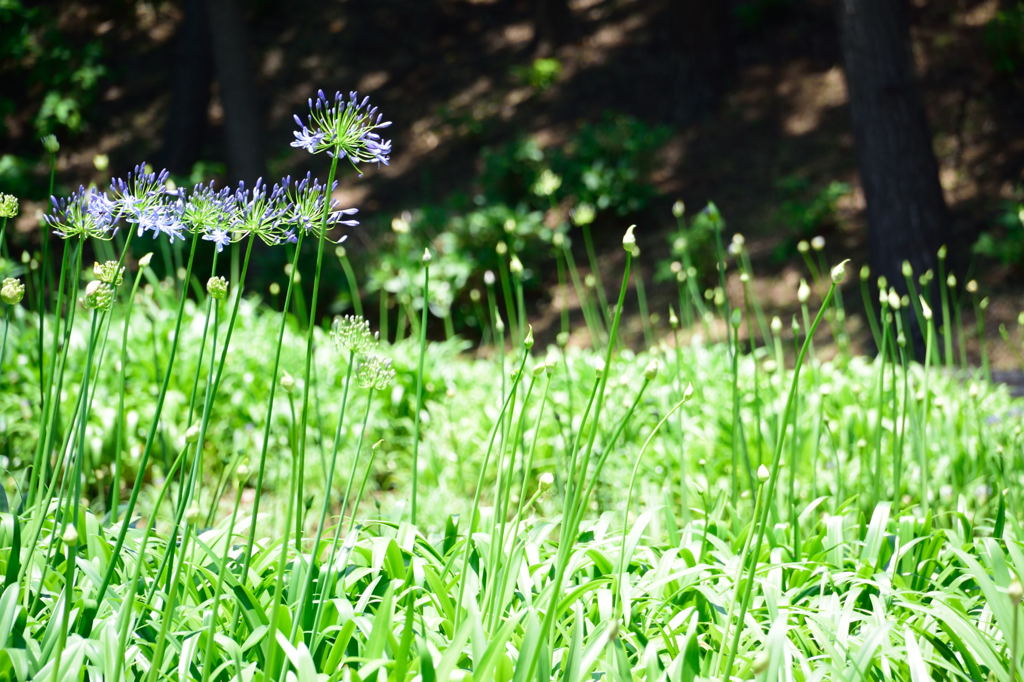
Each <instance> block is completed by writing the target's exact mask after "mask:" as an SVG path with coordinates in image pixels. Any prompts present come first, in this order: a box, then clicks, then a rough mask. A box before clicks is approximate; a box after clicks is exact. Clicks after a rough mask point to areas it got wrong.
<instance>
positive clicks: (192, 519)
mask: <svg viewBox="0 0 1024 682" xmlns="http://www.w3.org/2000/svg"><path fill="white" fill-rule="evenodd" d="M201 517H202V512H200V511H199V507H197V506H195V505H194V504H190V505H189V507H188V509H186V510H185V523H187V524H189V525H190V526H194V525H196V524H197V523H198V522H199V519H200V518H201Z"/></svg>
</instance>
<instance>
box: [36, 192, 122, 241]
mask: <svg viewBox="0 0 1024 682" xmlns="http://www.w3.org/2000/svg"><path fill="white" fill-rule="evenodd" d="M50 203H51V204H52V206H53V207H52V209H51V211H50V212H49V213H47V214H46V215H45V216H43V220H45V221H46V224H47V225H49V226H50V228H51V229H52V230H53V233H54V234H56V235H57V236H59V237H61V238H62V239H70V238H71V237H82V238H86V237H94V238H96V239H110V238H111V237H112V236H113V234H114V231H115V228H114V214H113V210H112V207H111V202H110V198H109V197H107V195H105V194H103V193H102V192H97V191H96V190H94V189H88V190H87V189H85V188H84V187H79V188H78V191H77V192H73V193H72V194H71V195H70V196H67V197H61V198H60V199H58V198H57V197H50Z"/></svg>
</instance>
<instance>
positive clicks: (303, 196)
mask: <svg viewBox="0 0 1024 682" xmlns="http://www.w3.org/2000/svg"><path fill="white" fill-rule="evenodd" d="M282 184H284V185H285V186H286V187H287V188H288V189H287V190H286V192H285V193H286V195H287V198H288V210H287V212H286V213H285V215H284V221H285V222H286V223H290V224H291V225H293V226H294V227H295V228H296V229H297V230H302V232H303V234H306V235H308V234H310V233H315V232H317V231H318V230H319V229H320V226H321V225H322V224H324V207H325V205H326V204H327V197H328V196H329V195H330V192H327V191H326V188H325V186H324V185H321V184H320V181H319V180H317V179H316V178H314V177H313V175H312V173H307V174H306V177H304V178H302V179H301V180H299V181H298V182H297V183H295V184H294V185H293V184H292V183H291V182H290V178H285V181H284V182H283V183H282ZM337 186H338V183H336V182H335V183H334V185H333V186H332V187H331V190H332V191H333V190H334V188H335V187H337ZM327 211H328V212H327V229H328V230H329V229H330V228H331V227H333V226H334V225H345V226H347V227H355V226H356V225H358V224H359V221H358V220H355V219H354V218H350V217H349V216H353V215H355V214H357V213H358V212H359V209H357V208H339V207H338V204H337V202H335V201H334V200H333V199H331V200H330V206H329V208H328V209H327Z"/></svg>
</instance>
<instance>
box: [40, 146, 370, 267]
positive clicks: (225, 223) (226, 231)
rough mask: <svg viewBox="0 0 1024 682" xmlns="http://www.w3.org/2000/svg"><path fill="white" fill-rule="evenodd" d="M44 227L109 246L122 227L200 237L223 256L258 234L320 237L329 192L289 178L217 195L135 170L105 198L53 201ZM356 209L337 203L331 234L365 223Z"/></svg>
mask: <svg viewBox="0 0 1024 682" xmlns="http://www.w3.org/2000/svg"><path fill="white" fill-rule="evenodd" d="M51 201H52V204H53V209H52V210H51V212H50V213H49V214H48V215H46V216H45V220H46V222H47V224H48V225H49V226H50V228H51V229H52V230H53V232H54V234H56V235H58V236H60V237H62V238H64V239H69V238H72V237H80V238H89V237H91V238H95V239H111V238H112V237H113V236H114V235H115V234H117V231H118V230H119V229H121V228H122V227H126V228H128V229H132V230H134V231H135V235H136V236H139V237H142V236H144V235H147V234H148V235H150V236H152V237H153V238H157V237H161V236H164V237H167V239H168V240H170V241H171V242H174V241H176V240H178V239H185V238H186V237H187V236H188V235H193V234H194V235H199V236H200V237H201V238H202V239H203V240H205V241H208V242H212V243H213V245H214V246H215V247H216V248H217V251H222V250H223V249H224V247H225V246H228V245H229V244H232V243H234V242H237V241H240V240H241V239H243V238H245V237H247V236H249V235H254V236H257V237H259V238H260V239H261V240H262V241H263V242H265V243H266V244H268V245H276V244H282V243H286V242H293V243H294V242H295V241H296V238H297V235H298V234H300V233H301V234H303V235H307V234H310V233H316V232H317V231H318V230H319V228H320V226H321V225H322V224H324V221H323V214H322V213H321V211H322V210H323V207H324V203H325V192H324V186H323V185H322V184H321V183H320V182H319V181H317V180H315V179H314V178H313V177H312V175H307V176H306V177H305V178H303V179H302V180H301V181H299V182H298V183H296V184H292V182H291V179H290V178H287V177H286V178H284V179H283V180H281V181H280V182H278V183H275V184H274V185H272V186H267V184H266V183H264V182H263V180H262V179H259V180H257V181H256V182H255V183H254V184H253V185H252V186H251V187H248V186H246V184H245V183H244V182H243V183H239V185H238V187H237V188H235V189H232V188H229V187H225V188H221V189H217V188H215V187H214V186H213V184H212V183H209V184H199V185H196V186H195V187H193V188H192V189H191V190H185V189H175V188H172V187H171V186H170V185H168V176H167V172H166V171H160V172H151V171H146V170H145V168H144V167H143V166H139V167H137V168H136V169H135V170H134V171H133V172H132V173H129V174H128V176H126V177H125V178H124V179H121V178H117V179H115V180H114V181H113V182H112V183H111V185H110V187H109V188H108V190H107V191H101V190H98V189H95V188H88V189H87V188H84V187H79V189H78V191H76V192H74V193H73V194H71V195H70V196H68V197H62V198H59V199H58V198H57V197H53V198H52V199H51ZM357 212H358V209H355V208H340V207H339V206H338V205H337V203H336V202H334V201H333V200H332V201H331V206H330V213H329V214H328V215H327V220H326V226H327V228H328V229H331V228H334V227H335V226H338V225H344V226H347V227H354V226H356V225H358V224H359V221H358V220H355V219H354V218H353V217H352V216H354V215H355V214H356V213H357Z"/></svg>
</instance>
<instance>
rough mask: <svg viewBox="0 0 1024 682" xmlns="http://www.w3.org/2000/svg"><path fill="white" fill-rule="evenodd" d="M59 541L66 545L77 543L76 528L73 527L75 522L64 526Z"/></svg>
mask: <svg viewBox="0 0 1024 682" xmlns="http://www.w3.org/2000/svg"><path fill="white" fill-rule="evenodd" d="M60 539H61V542H63V543H64V544H65V545H67V546H68V547H71V546H72V545H77V544H78V529H77V528H75V524H73V523H69V524H68V525H67V526H65V527H64V532H63V533H62V534H61V536H60Z"/></svg>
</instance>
